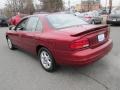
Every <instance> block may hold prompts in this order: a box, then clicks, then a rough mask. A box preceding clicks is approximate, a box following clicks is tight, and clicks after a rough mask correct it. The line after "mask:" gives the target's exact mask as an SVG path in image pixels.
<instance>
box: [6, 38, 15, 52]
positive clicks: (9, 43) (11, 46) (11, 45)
mask: <svg viewBox="0 0 120 90" xmlns="http://www.w3.org/2000/svg"><path fill="white" fill-rule="evenodd" d="M7 44H8V47H9V49H10V50H14V49H15V47H14V45H13V44H12V41H11V39H10V38H7Z"/></svg>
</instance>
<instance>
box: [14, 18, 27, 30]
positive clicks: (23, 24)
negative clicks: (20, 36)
mask: <svg viewBox="0 0 120 90" xmlns="http://www.w3.org/2000/svg"><path fill="white" fill-rule="evenodd" d="M27 21H28V19H27V18H26V19H24V20H22V21H21V22H20V23H19V24H18V25H17V26H16V28H15V30H26V25H27Z"/></svg>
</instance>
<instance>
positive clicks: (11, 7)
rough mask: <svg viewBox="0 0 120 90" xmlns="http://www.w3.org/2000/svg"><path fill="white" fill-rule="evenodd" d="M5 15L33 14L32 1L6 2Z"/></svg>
mask: <svg viewBox="0 0 120 90" xmlns="http://www.w3.org/2000/svg"><path fill="white" fill-rule="evenodd" d="M5 10H6V13H9V14H11V15H15V14H16V12H21V13H26V14H32V13H33V12H34V5H33V0H6V8H5Z"/></svg>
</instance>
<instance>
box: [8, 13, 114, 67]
mask: <svg viewBox="0 0 120 90" xmlns="http://www.w3.org/2000/svg"><path fill="white" fill-rule="evenodd" d="M34 16H37V17H39V19H40V20H41V21H42V25H43V31H42V32H39V31H35V32H28V31H14V30H11V31H10V30H9V31H7V33H6V37H9V38H10V39H11V40H12V43H13V44H14V45H16V46H17V47H19V48H21V49H23V50H25V51H27V52H30V53H32V54H34V55H37V53H38V52H37V51H38V49H39V47H41V46H42V47H46V48H47V49H48V50H49V51H50V52H51V53H52V55H53V57H54V58H55V61H56V63H57V64H59V65H84V64H89V63H91V62H94V61H97V60H99V59H100V58H102V57H103V56H105V55H106V54H108V53H109V52H110V50H111V49H112V40H111V39H110V38H109V32H110V31H109V27H108V26H107V25H80V26H76V27H68V28H63V29H60V30H55V29H54V28H52V27H51V25H50V24H49V22H48V20H47V19H46V16H47V15H34ZM29 17H32V16H29ZM103 33H104V35H105V40H104V41H102V42H99V41H98V35H99V34H103ZM86 39H87V40H88V42H86ZM87 43H89V46H85V47H84V46H83V47H82V48H81V47H79V45H81V46H82V44H87Z"/></svg>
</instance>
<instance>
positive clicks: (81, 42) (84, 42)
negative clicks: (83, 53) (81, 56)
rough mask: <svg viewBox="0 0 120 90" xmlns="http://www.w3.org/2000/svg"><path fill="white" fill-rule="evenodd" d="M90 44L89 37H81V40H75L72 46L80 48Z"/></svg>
mask: <svg viewBox="0 0 120 90" xmlns="http://www.w3.org/2000/svg"><path fill="white" fill-rule="evenodd" d="M88 46H89V41H88V39H81V40H76V41H74V42H73V43H72V44H71V45H70V48H72V49H79V48H85V47H88Z"/></svg>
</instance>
